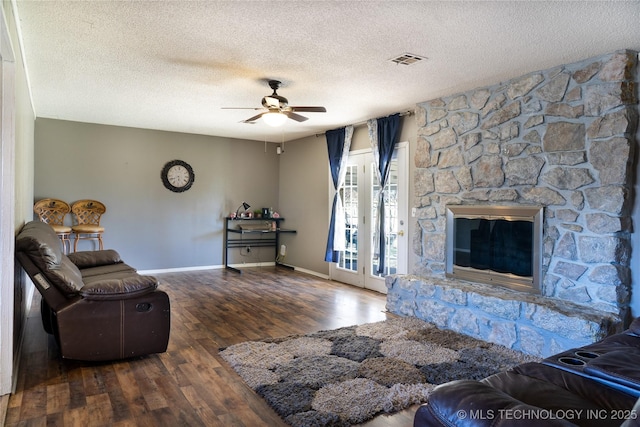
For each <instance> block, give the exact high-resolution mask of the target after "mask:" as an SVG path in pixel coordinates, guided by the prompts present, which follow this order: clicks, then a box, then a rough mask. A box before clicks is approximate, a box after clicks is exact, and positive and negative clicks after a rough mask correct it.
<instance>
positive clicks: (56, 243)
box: [16, 221, 62, 270]
mask: <svg viewBox="0 0 640 427" xmlns="http://www.w3.org/2000/svg"><path fill="white" fill-rule="evenodd" d="M16 250H17V251H21V252H24V253H25V254H27V256H29V258H30V259H31V261H33V263H34V264H35V265H36V266H37V267H38V268H40V269H41V270H47V269H50V268H55V267H56V266H58V265H60V263H61V261H62V246H61V245H60V239H59V238H58V236H57V235H56V233H55V232H54V231H53V228H51V226H50V225H49V224H45V223H44V222H40V221H31V222H28V223H26V224H25V225H24V227H22V230H20V233H19V234H18V237H17V238H16Z"/></svg>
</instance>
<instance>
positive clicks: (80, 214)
mask: <svg viewBox="0 0 640 427" xmlns="http://www.w3.org/2000/svg"><path fill="white" fill-rule="evenodd" d="M106 211H107V208H106V207H105V205H104V204H102V203H101V202H99V201H97V200H78V201H77V202H75V203H73V204H72V205H71V212H72V213H73V216H74V219H75V223H76V224H77V225H100V218H101V217H102V214H104V213H105V212H106Z"/></svg>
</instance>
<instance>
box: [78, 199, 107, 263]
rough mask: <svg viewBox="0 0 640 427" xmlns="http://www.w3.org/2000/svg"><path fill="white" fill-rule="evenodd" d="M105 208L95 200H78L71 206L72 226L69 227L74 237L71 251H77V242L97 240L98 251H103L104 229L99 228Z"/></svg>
mask: <svg viewBox="0 0 640 427" xmlns="http://www.w3.org/2000/svg"><path fill="white" fill-rule="evenodd" d="M106 211H107V208H106V207H105V206H104V205H103V204H102V203H101V202H99V201H97V200H78V201H77V202H75V203H73V204H72V205H71V213H73V217H74V225H73V226H72V227H71V230H72V231H73V235H74V242H73V251H74V252H76V251H77V250H78V241H79V240H97V241H98V244H99V246H100V250H102V249H104V248H103V244H102V234H103V233H104V227H101V226H100V218H101V217H102V214H104V213H105V212H106Z"/></svg>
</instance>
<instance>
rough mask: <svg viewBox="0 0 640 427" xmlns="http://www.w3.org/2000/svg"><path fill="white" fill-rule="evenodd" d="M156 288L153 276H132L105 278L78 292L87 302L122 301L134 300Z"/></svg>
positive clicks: (156, 282)
mask: <svg viewBox="0 0 640 427" xmlns="http://www.w3.org/2000/svg"><path fill="white" fill-rule="evenodd" d="M157 288H158V279H156V278H155V277H153V276H143V275H140V274H134V275H130V276H127V277H122V278H106V279H104V280H96V281H94V282H91V283H87V284H85V286H84V287H83V288H82V289H81V290H80V295H82V296H83V297H84V298H85V299H87V300H94V301H96V300H123V299H129V298H136V297H138V296H140V295H144V294H147V293H150V292H153V291H154V290H156V289H157Z"/></svg>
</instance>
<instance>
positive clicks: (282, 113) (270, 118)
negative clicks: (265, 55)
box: [224, 80, 327, 126]
mask: <svg viewBox="0 0 640 427" xmlns="http://www.w3.org/2000/svg"><path fill="white" fill-rule="evenodd" d="M281 84H282V83H281V82H280V81H278V80H269V87H271V89H273V93H272V94H271V95H267V96H264V97H263V98H262V108H260V107H256V108H232V107H227V108H224V109H226V110H237V109H250V110H263V109H264V110H265V111H263V112H261V113H260V114H256V115H255V116H253V117H249V118H248V119H246V120H243V123H255V121H256V120H258V119H259V118H261V117H262V118H263V119H264V121H265V122H266V123H267V124H268V125H271V126H280V125H283V124H284V122H285V121H286V120H287V118H289V119H292V120H295V121H296V122H304V121H305V120H308V117H305V116H301V115H300V114H297V113H296V112H298V111H299V112H305V113H326V112H327V109H326V108H324V107H302V106H291V105H289V100H288V99H287V98H285V97H284V96H280V95H278V93H277V90H278V89H279V88H280V85H281Z"/></svg>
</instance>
